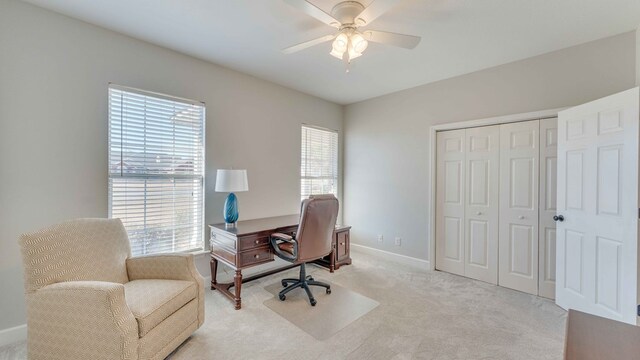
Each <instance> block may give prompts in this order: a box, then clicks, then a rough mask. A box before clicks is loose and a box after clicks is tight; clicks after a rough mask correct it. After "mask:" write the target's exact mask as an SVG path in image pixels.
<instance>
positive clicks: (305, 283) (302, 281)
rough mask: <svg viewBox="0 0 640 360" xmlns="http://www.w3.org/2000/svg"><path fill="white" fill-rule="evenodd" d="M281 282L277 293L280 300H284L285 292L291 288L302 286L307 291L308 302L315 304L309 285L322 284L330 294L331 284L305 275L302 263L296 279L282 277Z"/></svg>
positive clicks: (285, 297)
mask: <svg viewBox="0 0 640 360" xmlns="http://www.w3.org/2000/svg"><path fill="white" fill-rule="evenodd" d="M281 283H282V286H283V287H284V289H282V290H281V291H280V293H278V298H279V299H280V301H285V300H286V299H287V293H289V292H290V291H291V290H293V289H297V288H303V289H304V291H305V292H306V293H307V296H308V297H309V303H310V304H311V306H316V303H317V301H316V299H315V298H314V297H313V294H312V293H311V289H309V286H322V287H323V288H325V289H326V292H327V294H331V285H329V284H327V283H323V282H321V281H316V280H315V279H314V278H313V277H311V275H308V276H307V275H306V267H305V264H304V263H302V264H301V265H300V277H299V278H298V279H291V278H289V279H282V281H281ZM289 283H291V285H289Z"/></svg>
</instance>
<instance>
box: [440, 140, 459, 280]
mask: <svg viewBox="0 0 640 360" xmlns="http://www.w3.org/2000/svg"><path fill="white" fill-rule="evenodd" d="M436 142H437V155H436V173H437V175H436V176H437V178H436V189H437V191H436V214H438V216H437V217H436V268H437V269H438V270H442V271H447V272H450V273H453V274H458V275H464V267H465V261H464V258H465V255H464V252H465V249H464V248H465V245H464V239H465V226H464V224H465V190H464V189H465V181H464V179H465V130H452V131H443V132H439V133H438V134H437V139H436Z"/></svg>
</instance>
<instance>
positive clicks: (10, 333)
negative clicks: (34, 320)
mask: <svg viewBox="0 0 640 360" xmlns="http://www.w3.org/2000/svg"><path fill="white" fill-rule="evenodd" d="M26 339H27V324H23V325H18V326H15V327H12V328H8V329H2V330H0V346H5V345H9V344H13V343H14V342H18V341H21V340H26Z"/></svg>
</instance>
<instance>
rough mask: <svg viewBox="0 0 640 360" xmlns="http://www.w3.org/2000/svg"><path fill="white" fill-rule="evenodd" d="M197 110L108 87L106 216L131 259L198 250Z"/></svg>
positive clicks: (200, 149) (200, 116)
mask: <svg viewBox="0 0 640 360" xmlns="http://www.w3.org/2000/svg"><path fill="white" fill-rule="evenodd" d="M204 113H205V108H204V104H202V103H199V102H193V101H189V100H184V99H178V98H172V97H169V96H164V95H159V94H154V93H148V92H143V91H140V90H135V89H129V88H124V87H119V86H115V85H111V86H109V216H110V217H113V218H120V219H121V220H122V222H123V224H124V226H125V228H126V229H127V233H128V234H129V240H130V242H131V252H132V253H133V255H144V254H153V253H167V252H179V251H194V250H201V249H203V245H204V240H203V228H204V226H203V222H204V221H203V205H204V203H203V198H204V196H203V189H204V176H203V174H204V118H205V117H204Z"/></svg>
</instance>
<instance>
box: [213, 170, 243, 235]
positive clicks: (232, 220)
mask: <svg viewBox="0 0 640 360" xmlns="http://www.w3.org/2000/svg"><path fill="white" fill-rule="evenodd" d="M239 191H249V181H248V180H247V170H227V169H218V172H217V174H216V192H228V193H229V195H228V196H227V200H226V201H225V202H224V212H223V214H224V222H225V223H226V225H227V227H233V226H235V224H236V222H237V221H238V198H237V197H236V194H234V192H239Z"/></svg>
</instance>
